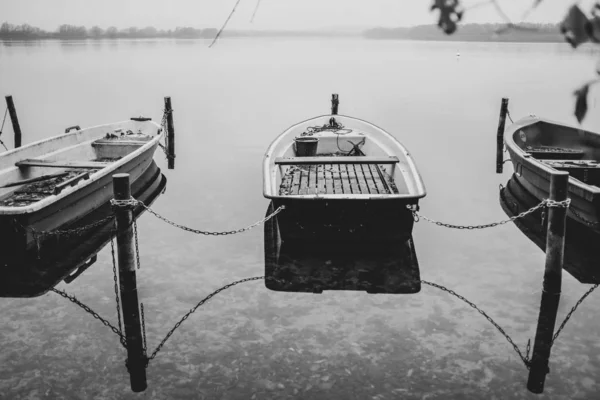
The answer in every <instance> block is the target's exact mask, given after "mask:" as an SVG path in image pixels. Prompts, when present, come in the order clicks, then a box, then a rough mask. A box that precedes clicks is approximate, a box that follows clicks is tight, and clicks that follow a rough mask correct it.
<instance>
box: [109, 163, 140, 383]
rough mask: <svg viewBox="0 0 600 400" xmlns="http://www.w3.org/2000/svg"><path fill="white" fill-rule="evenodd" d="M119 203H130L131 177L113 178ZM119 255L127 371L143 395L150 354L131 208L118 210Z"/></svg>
mask: <svg viewBox="0 0 600 400" xmlns="http://www.w3.org/2000/svg"><path fill="white" fill-rule="evenodd" d="M113 191H114V197H115V200H129V199H130V198H131V186H130V183H129V174H115V175H113ZM115 216H116V220H117V254H118V262H119V291H120V296H121V305H122V309H123V323H124V325H125V337H126V339H127V370H128V371H129V380H130V383H131V390H133V391H134V392H143V391H144V390H146V388H147V387H148V384H147V382H146V354H145V353H144V342H143V338H142V326H141V321H140V309H139V302H138V295H137V282H136V276H135V251H134V247H133V226H132V223H133V210H132V208H131V207H117V208H116V209H115Z"/></svg>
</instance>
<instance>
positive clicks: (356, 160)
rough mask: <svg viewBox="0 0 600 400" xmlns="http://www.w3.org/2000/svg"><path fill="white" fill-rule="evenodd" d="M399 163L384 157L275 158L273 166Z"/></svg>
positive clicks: (394, 157) (395, 159)
mask: <svg viewBox="0 0 600 400" xmlns="http://www.w3.org/2000/svg"><path fill="white" fill-rule="evenodd" d="M398 162H400V160H399V159H398V157H396V156H389V157H388V156H384V157H367V156H358V157H350V156H347V157H277V158H276V159H275V164H279V165H299V164H396V163H398Z"/></svg>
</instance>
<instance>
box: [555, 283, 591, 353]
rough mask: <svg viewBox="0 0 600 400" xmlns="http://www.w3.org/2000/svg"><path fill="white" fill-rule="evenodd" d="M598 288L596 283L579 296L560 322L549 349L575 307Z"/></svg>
mask: <svg viewBox="0 0 600 400" xmlns="http://www.w3.org/2000/svg"><path fill="white" fill-rule="evenodd" d="M597 287H598V283H596V284H595V285H594V286H592V287H591V288H590V289H589V290H588V291H587V292H585V293H584V294H583V296H581V298H580V299H579V300H578V301H577V303H576V304H575V305H574V306H573V308H572V309H571V311H569V313H568V314H567V316H566V317H565V319H564V321H563V322H562V324H560V327H559V328H558V330H557V331H556V333H555V334H554V337H552V343H550V347H552V345H554V341H555V340H556V339H557V338H558V335H560V332H561V331H562V330H563V328H564V327H565V325H566V324H567V322H568V321H569V318H571V315H573V313H574V312H575V310H577V307H579V305H580V304H581V303H583V300H585V298H586V297H588V296H589V295H590V294H591V293H592V292H593V291H594V290H596V288H597Z"/></svg>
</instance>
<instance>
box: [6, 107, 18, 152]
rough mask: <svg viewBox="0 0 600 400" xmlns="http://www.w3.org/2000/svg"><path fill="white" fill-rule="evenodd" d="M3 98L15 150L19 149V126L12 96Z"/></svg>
mask: <svg viewBox="0 0 600 400" xmlns="http://www.w3.org/2000/svg"><path fill="white" fill-rule="evenodd" d="M5 98H6V107H7V108H8V114H9V115H10V122H11V123H12V127H13V132H14V133H15V148H17V147H21V126H20V125H19V118H17V110H16V109H15V103H14V102H13V98H12V96H6V97H5Z"/></svg>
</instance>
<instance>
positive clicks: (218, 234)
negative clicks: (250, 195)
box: [135, 200, 285, 236]
mask: <svg viewBox="0 0 600 400" xmlns="http://www.w3.org/2000/svg"><path fill="white" fill-rule="evenodd" d="M135 201H137V204H139V205H141V206H142V207H144V208H145V209H146V210H147V211H148V212H150V213H151V214H152V215H154V216H155V217H157V218H158V219H161V220H163V221H164V222H166V223H167V224H169V225H172V226H174V227H176V228H179V229H182V230H184V231H188V232H192V233H196V234H199V235H213V236H225V235H234V234H237V233H242V232H246V231H249V230H250V229H252V228H255V227H256V226H258V225H260V224H262V223H264V222H267V221H268V220H270V219H271V218H273V217H274V216H276V215H277V214H279V213H280V212H281V211H283V210H285V206H280V207H279V208H278V209H277V210H275V211H274V212H273V213H271V214H270V215H268V216H266V217H265V218H263V219H261V220H260V221H257V222H255V223H253V224H252V225H248V226H247V227H245V228H240V229H236V230H234V231H224V232H208V231H202V230H199V229H193V228H188V227H187V226H184V225H180V224H177V223H175V222H173V221H171V220H170V219H167V218H165V217H163V216H162V215H160V214H158V213H157V212H155V211H154V210H152V209H151V208H150V207H148V206H147V205H145V204H144V203H143V202H141V201H139V200H135Z"/></svg>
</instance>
